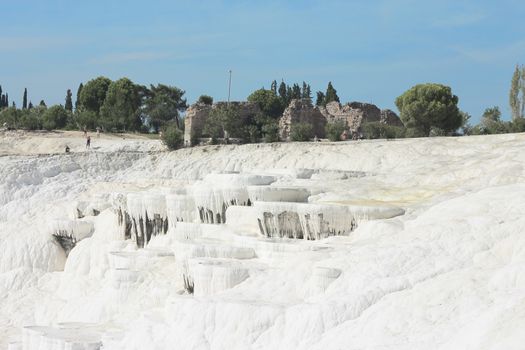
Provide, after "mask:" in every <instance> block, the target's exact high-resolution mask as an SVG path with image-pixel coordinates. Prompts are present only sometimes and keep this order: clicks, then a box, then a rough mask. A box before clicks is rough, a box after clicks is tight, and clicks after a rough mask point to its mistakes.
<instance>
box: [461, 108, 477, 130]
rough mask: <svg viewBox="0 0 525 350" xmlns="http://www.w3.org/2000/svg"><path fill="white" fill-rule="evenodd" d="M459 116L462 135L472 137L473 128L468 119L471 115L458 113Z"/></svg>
mask: <svg viewBox="0 0 525 350" xmlns="http://www.w3.org/2000/svg"><path fill="white" fill-rule="evenodd" d="M459 113H460V114H461V120H462V121H461V131H462V132H463V135H472V131H473V128H474V127H473V126H472V124H470V118H472V117H471V115H470V114H468V113H467V112H463V111H460V112H459Z"/></svg>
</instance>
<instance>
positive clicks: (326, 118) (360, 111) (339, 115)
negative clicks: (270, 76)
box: [184, 99, 403, 146]
mask: <svg viewBox="0 0 525 350" xmlns="http://www.w3.org/2000/svg"><path fill="white" fill-rule="evenodd" d="M227 105H228V103H227V102H217V103H215V104H213V105H212V106H210V105H205V104H200V103H196V104H193V105H191V106H190V107H189V108H188V110H187V111H186V118H185V120H184V123H185V131H184V145H185V146H190V145H193V144H194V142H192V141H195V139H196V138H199V137H201V135H202V130H203V128H204V124H205V123H206V119H207V118H208V116H209V115H210V112H211V111H212V110H214V109H217V108H224V107H226V106H227ZM230 106H231V107H233V108H236V109H237V110H238V111H239V114H240V117H241V118H242V119H247V118H249V117H251V116H254V115H256V114H257V113H259V112H260V109H259V106H258V105H257V104H256V103H252V102H230ZM337 121H342V122H344V124H345V125H346V127H347V129H348V131H349V132H350V133H358V132H360V129H361V126H362V125H363V124H364V123H369V122H379V123H383V124H386V125H393V126H403V123H402V122H401V119H399V117H398V116H397V114H396V113H395V112H393V111H391V110H389V109H385V110H380V109H379V108H378V107H377V106H376V105H374V104H371V103H363V102H350V103H346V104H344V105H341V104H340V103H339V102H330V103H328V104H327V105H326V106H314V105H313V104H312V101H311V100H310V99H295V100H292V101H291V102H290V104H289V105H288V107H287V108H286V109H285V110H284V112H283V115H282V117H281V118H280V119H279V136H280V138H281V140H282V141H289V140H290V132H291V129H292V127H293V125H294V124H297V123H308V124H311V125H312V128H313V134H314V135H315V136H317V137H318V138H324V137H325V136H326V135H325V126H326V124H327V123H335V122H337ZM192 137H193V140H192Z"/></svg>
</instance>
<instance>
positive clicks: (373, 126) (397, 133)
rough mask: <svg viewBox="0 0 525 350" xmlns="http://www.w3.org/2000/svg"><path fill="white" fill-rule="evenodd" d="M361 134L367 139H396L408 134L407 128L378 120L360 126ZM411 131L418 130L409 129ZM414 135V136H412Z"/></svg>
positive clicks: (416, 131) (415, 131)
mask: <svg viewBox="0 0 525 350" xmlns="http://www.w3.org/2000/svg"><path fill="white" fill-rule="evenodd" d="M362 129H363V134H364V136H365V137H366V138H367V139H396V138H403V137H405V135H406V134H408V133H409V132H408V130H405V128H403V127H400V126H393V125H387V124H383V123H379V122H371V123H366V124H364V125H363V126H362ZM411 132H412V133H414V134H415V133H418V130H416V129H411ZM413 137H416V136H413Z"/></svg>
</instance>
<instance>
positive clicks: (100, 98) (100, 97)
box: [80, 77, 111, 114]
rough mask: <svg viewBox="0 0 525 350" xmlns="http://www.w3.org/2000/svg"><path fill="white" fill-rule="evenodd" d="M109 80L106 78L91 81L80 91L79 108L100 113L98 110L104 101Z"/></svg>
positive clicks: (109, 83)
mask: <svg viewBox="0 0 525 350" xmlns="http://www.w3.org/2000/svg"><path fill="white" fill-rule="evenodd" d="M109 85H111V80H110V79H108V78H106V77H98V78H95V79H92V80H90V81H88V82H87V83H86V85H84V86H83V88H82V90H81V91H80V106H81V107H82V108H83V109H85V110H88V111H92V112H95V113H97V114H99V113H100V108H101V107H102V105H103V104H104V100H105V99H106V93H107V92H108V89H109Z"/></svg>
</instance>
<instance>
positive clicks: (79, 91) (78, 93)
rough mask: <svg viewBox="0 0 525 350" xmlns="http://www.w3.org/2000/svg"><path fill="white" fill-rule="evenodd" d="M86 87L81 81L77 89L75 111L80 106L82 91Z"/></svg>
mask: <svg viewBox="0 0 525 350" xmlns="http://www.w3.org/2000/svg"><path fill="white" fill-rule="evenodd" d="M83 87H84V84H82V83H80V85H79V86H78V90H77V100H76V101H75V111H77V110H78V109H79V108H80V93H81V92H82V88H83Z"/></svg>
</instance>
